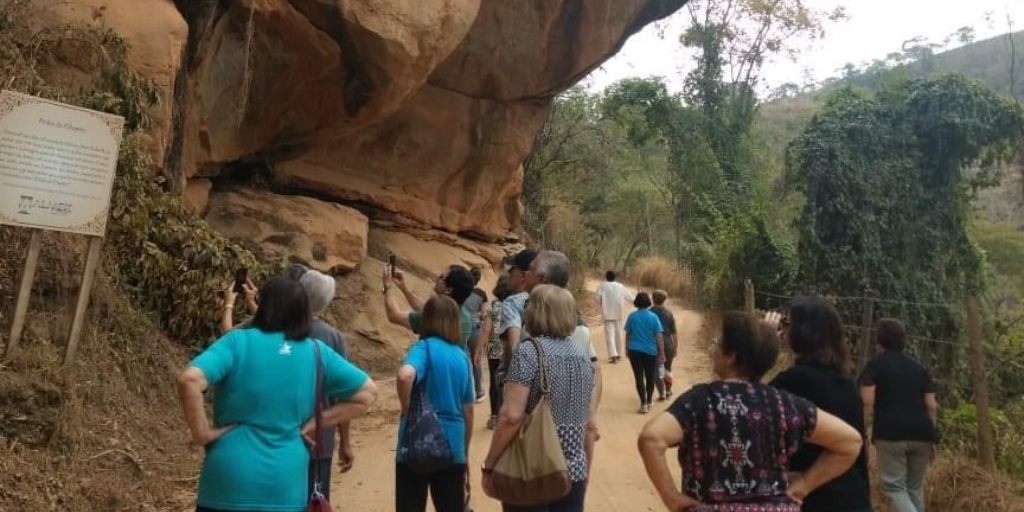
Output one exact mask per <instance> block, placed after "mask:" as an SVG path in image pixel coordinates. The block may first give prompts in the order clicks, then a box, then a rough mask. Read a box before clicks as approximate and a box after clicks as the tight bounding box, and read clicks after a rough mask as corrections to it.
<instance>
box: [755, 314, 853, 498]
mask: <svg viewBox="0 0 1024 512" xmlns="http://www.w3.org/2000/svg"><path fill="white" fill-rule="evenodd" d="M786 320H787V322H785V323H782V324H781V325H780V326H781V327H782V328H781V332H782V335H783V336H784V338H785V339H786V341H787V342H788V343H789V347H790V348H791V349H792V350H793V353H794V354H795V355H796V361H795V363H794V365H793V367H792V368H790V369H788V370H786V371H784V372H782V373H780V374H779V375H778V376H777V377H775V380H773V381H772V383H771V384H772V386H775V387H776V388H778V389H783V390H786V391H789V392H790V393H793V394H794V395H796V396H799V397H802V398H805V399H807V400H809V401H810V402H811V403H813V404H814V405H816V406H817V407H818V408H819V410H823V411H828V412H829V413H831V414H834V415H836V416H837V417H839V419H841V420H843V421H845V422H846V423H848V424H849V425H850V426H852V427H853V428H854V429H856V430H857V432H859V433H860V434H861V435H862V436H863V434H864V412H863V407H862V404H861V397H860V390H859V389H858V387H857V383H856V382H854V380H853V378H852V377H851V375H850V372H851V370H852V368H853V364H852V361H851V358H850V349H849V347H848V346H847V344H846V340H845V339H844V336H843V322H842V319H841V318H840V316H839V312H838V311H836V309H835V308H834V307H832V305H831V304H829V303H828V302H826V301H825V300H824V299H822V298H819V297H814V298H798V299H796V300H794V301H793V303H792V304H791V305H790V307H789V314H788V316H787V318H786ZM821 453H822V449H821V448H819V447H817V446H812V445H804V446H803V447H802V448H800V450H799V451H797V453H796V454H795V455H793V457H792V458H790V459H789V470H790V471H792V472H793V473H796V474H800V473H803V472H805V471H807V470H808V468H810V467H811V465H813V464H814V461H816V460H818V457H819V456H820V455H821ZM801 510H802V511H803V512H870V511H871V492H870V490H869V484H868V463H867V449H866V448H863V449H861V452H860V455H859V456H858V457H857V462H856V463H855V464H854V465H853V466H852V467H851V468H850V469H848V470H847V471H846V472H845V473H843V474H842V475H840V476H839V477H838V478H836V479H835V480H832V481H831V482H828V483H827V484H825V485H823V486H821V487H820V488H818V489H817V490H815V491H814V492H812V493H811V494H809V495H807V498H805V499H804V503H803V507H802V508H801Z"/></svg>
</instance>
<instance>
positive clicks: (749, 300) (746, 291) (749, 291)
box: [743, 279, 756, 315]
mask: <svg viewBox="0 0 1024 512" xmlns="http://www.w3.org/2000/svg"><path fill="white" fill-rule="evenodd" d="M743 307H744V308H746V310H747V313H750V314H751V315H753V314H754V310H755V308H756V306H755V305H754V283H753V282H752V281H751V280H750V279H747V280H745V281H743Z"/></svg>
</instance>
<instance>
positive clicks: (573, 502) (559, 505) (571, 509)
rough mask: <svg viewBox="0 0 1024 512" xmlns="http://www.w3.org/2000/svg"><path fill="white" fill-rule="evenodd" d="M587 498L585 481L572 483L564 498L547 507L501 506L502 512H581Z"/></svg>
mask: <svg viewBox="0 0 1024 512" xmlns="http://www.w3.org/2000/svg"><path fill="white" fill-rule="evenodd" d="M586 497H587V481H586V480H584V481H582V482H573V483H572V489H571V490H570V491H569V494H568V495H566V497H564V498H562V499H560V500H558V501H556V502H553V503H548V504H547V505H540V506H537V507H514V506H512V505H505V504H504V503H502V504H501V510H502V511H503V512H583V501H584V499H585V498H586Z"/></svg>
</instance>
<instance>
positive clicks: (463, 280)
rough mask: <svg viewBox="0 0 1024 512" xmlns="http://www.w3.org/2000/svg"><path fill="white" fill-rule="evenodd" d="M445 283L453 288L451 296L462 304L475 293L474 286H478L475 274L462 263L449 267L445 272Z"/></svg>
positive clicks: (457, 302)
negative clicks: (475, 281)
mask: <svg viewBox="0 0 1024 512" xmlns="http://www.w3.org/2000/svg"><path fill="white" fill-rule="evenodd" d="M444 284H445V286H447V287H448V288H451V289H452V291H451V297H452V299H455V303H456V304H458V305H460V306H461V305H462V303H463V302H466V299H468V298H469V296H470V295H472V294H473V287H474V286H476V284H475V283H473V276H472V275H471V274H470V273H469V270H467V269H466V267H463V266H462V265H452V266H450V267H448V271H447V272H445V274H444Z"/></svg>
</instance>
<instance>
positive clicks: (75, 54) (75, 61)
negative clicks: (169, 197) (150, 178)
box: [32, 0, 188, 162]
mask: <svg viewBox="0 0 1024 512" xmlns="http://www.w3.org/2000/svg"><path fill="white" fill-rule="evenodd" d="M32 7H33V8H38V9H39V10H38V11H37V13H39V16H38V18H37V19H36V20H34V22H35V23H37V24H44V25H51V26H60V25H65V24H66V25H74V26H88V27H94V28H109V29H111V30H113V31H114V32H116V33H117V34H119V35H120V36H121V37H123V38H124V39H125V40H126V41H127V42H128V44H129V61H128V64H129V66H130V67H131V69H132V70H133V71H135V72H137V73H139V74H140V75H142V76H144V77H146V78H148V79H150V80H152V81H153V83H154V85H156V86H157V89H158V90H159V91H160V96H161V101H160V102H159V103H158V104H157V105H156V106H154V107H153V108H152V109H151V110H150V112H149V114H150V117H151V118H152V126H151V128H150V129H149V130H148V132H147V140H146V145H147V147H148V149H149V151H150V154H151V155H152V157H153V161H154V162H163V160H164V154H165V151H166V150H167V147H168V146H169V144H170V137H171V127H172V124H173V117H174V107H175V105H174V101H173V100H172V99H173V98H174V80H175V76H176V75H177V73H178V69H179V67H180V65H181V57H182V54H183V53H184V49H185V41H186V38H187V37H188V25H187V24H186V23H185V20H184V19H183V18H182V16H181V14H180V13H178V10H177V9H176V8H175V6H174V3H173V2H171V1H170V0H131V1H125V0H32ZM65 36H66V37H64V39H63V40H62V41H61V42H60V44H59V45H58V53H57V55H56V57H57V59H58V60H59V65H57V66H55V67H54V68H52V69H49V70H47V71H48V72H50V73H53V74H54V75H55V76H56V77H57V79H58V81H70V82H72V83H77V84H79V85H84V83H83V82H85V81H86V80H90V79H91V78H92V76H93V75H94V73H95V71H96V68H95V65H96V64H97V63H98V58H99V57H98V52H99V51H100V49H99V48H98V47H94V46H92V45H90V44H88V43H87V42H86V41H83V40H81V39H79V38H76V37H75V35H74V34H73V33H65Z"/></svg>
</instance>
